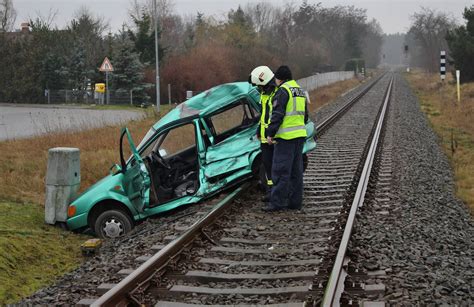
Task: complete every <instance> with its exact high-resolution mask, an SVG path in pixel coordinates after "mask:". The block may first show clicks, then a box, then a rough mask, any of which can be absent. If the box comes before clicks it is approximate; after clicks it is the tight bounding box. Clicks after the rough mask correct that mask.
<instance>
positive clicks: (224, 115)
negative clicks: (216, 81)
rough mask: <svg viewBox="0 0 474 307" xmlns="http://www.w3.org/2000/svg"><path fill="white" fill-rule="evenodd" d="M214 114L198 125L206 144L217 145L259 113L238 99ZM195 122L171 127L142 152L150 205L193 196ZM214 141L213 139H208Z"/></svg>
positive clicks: (195, 186) (196, 173)
mask: <svg viewBox="0 0 474 307" xmlns="http://www.w3.org/2000/svg"><path fill="white" fill-rule="evenodd" d="M239 102H240V103H239V104H236V105H233V106H231V107H229V108H227V109H225V110H223V111H221V112H219V113H217V114H214V115H212V116H210V117H207V118H203V120H202V121H203V122H204V123H205V125H206V126H207V128H208V129H207V131H206V129H204V128H203V126H202V125H200V126H201V127H200V129H201V132H202V136H203V139H204V143H205V145H206V147H208V146H211V145H212V144H218V143H220V142H222V141H223V140H225V139H227V138H228V137H229V136H232V135H234V134H235V133H237V132H239V131H242V130H244V129H246V128H248V127H250V126H251V125H254V124H255V123H256V122H257V121H258V116H257V115H256V112H255V111H254V110H253V108H252V107H250V106H249V104H248V103H247V100H246V99H241V100H239ZM194 129H195V128H194V124H193V123H188V124H185V125H182V126H179V127H176V128H173V129H171V130H169V131H167V132H165V133H164V134H162V135H160V136H158V137H157V139H156V140H155V141H154V142H153V143H152V144H150V146H148V148H147V149H145V150H144V151H143V152H142V157H143V159H144V161H145V164H146V166H147V168H148V172H149V174H150V177H151V189H150V206H152V207H153V206H157V205H160V204H163V203H166V202H169V201H171V200H174V199H177V198H180V197H183V196H189V195H194V194H195V193H196V192H197V190H198V189H199V163H198V159H197V156H198V153H197V147H196V134H195V130H194ZM211 140H213V141H211Z"/></svg>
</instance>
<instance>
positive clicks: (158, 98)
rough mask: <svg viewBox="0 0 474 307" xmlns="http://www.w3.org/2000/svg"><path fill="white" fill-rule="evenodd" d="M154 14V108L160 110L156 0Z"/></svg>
mask: <svg viewBox="0 0 474 307" xmlns="http://www.w3.org/2000/svg"><path fill="white" fill-rule="evenodd" d="M153 11H154V15H155V62H156V110H157V111H158V112H160V68H159V63H158V10H157V7H156V0H154V1H153Z"/></svg>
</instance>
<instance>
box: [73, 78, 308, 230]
mask: <svg viewBox="0 0 474 307" xmlns="http://www.w3.org/2000/svg"><path fill="white" fill-rule="evenodd" d="M259 98H260V96H259V93H258V91H257V90H256V88H255V87H253V86H251V85H250V84H249V83H247V82H237V83H229V84H224V85H220V86H216V87H214V88H212V89H210V90H207V91H205V92H203V93H201V94H199V95H197V96H195V97H193V98H191V99H189V100H187V101H185V102H183V103H181V104H180V105H178V106H177V107H176V108H174V109H173V110H172V111H170V112H169V113H168V114H167V115H165V116H164V117H163V118H162V119H161V120H160V121H158V122H157V123H156V124H155V125H154V126H153V127H152V128H151V129H150V131H148V133H147V134H146V135H145V137H144V138H143V140H142V141H141V142H140V144H139V145H138V146H136V147H135V145H134V144H133V141H132V137H131V136H130V132H129V131H128V129H127V128H124V129H123V130H122V132H121V136H120V160H121V161H120V164H119V165H117V164H116V165H114V166H113V167H112V168H111V169H110V174H109V175H108V176H107V177H105V178H103V179H102V180H100V181H99V182H97V183H96V184H94V185H93V186H91V187H90V188H89V189H87V190H86V191H85V192H84V193H82V194H81V195H79V197H77V198H76V199H75V200H74V201H73V202H72V203H71V204H70V205H69V207H68V220H67V225H68V228H69V229H71V230H79V231H80V230H84V229H87V228H91V229H92V230H93V231H94V232H95V233H96V235H98V236H99V237H102V238H107V237H110V238H114V237H119V236H122V235H124V234H125V233H127V232H129V231H130V230H131V229H132V227H133V225H134V223H135V222H138V221H140V220H143V219H145V218H147V217H149V216H151V215H155V214H158V213H161V212H164V211H168V210H171V209H174V208H176V207H179V206H182V205H186V204H192V203H197V202H199V201H202V200H203V199H206V198H209V197H211V196H213V195H215V194H216V193H218V192H220V191H222V190H223V189H225V188H228V187H230V186H231V185H234V184H238V183H240V182H242V181H244V180H246V179H248V178H250V177H252V176H255V175H257V176H258V174H259V172H260V173H261V168H262V167H261V160H260V143H259V140H258V139H257V137H256V129H257V126H258V121H259V116H260V114H259ZM306 129H307V132H308V137H307V140H306V144H305V146H304V150H303V152H304V153H306V152H308V151H310V150H312V149H314V148H315V147H316V143H315V140H314V136H315V128H314V124H313V123H312V122H308V123H307V125H306ZM124 151H128V152H131V156H130V157H129V158H128V159H127V160H125V153H124ZM127 155H128V154H127Z"/></svg>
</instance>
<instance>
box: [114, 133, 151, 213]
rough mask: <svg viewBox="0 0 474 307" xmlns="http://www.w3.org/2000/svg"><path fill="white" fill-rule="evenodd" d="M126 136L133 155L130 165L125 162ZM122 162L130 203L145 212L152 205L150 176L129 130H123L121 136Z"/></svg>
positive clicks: (124, 182)
mask: <svg viewBox="0 0 474 307" xmlns="http://www.w3.org/2000/svg"><path fill="white" fill-rule="evenodd" d="M125 135H127V140H128V143H129V145H130V150H131V153H132V155H131V157H130V159H129V161H128V163H127V162H125V159H124V153H123V142H124V136H125ZM120 160H121V164H122V172H123V177H124V178H123V187H124V189H125V193H127V196H128V198H129V199H130V202H131V203H132V205H133V206H134V207H135V208H136V209H137V211H138V212H143V210H144V209H145V208H146V207H148V205H149V203H150V174H149V173H148V170H147V168H146V165H145V162H144V161H143V159H142V158H141V157H140V154H139V153H138V151H137V148H136V147H135V144H134V143H133V140H132V136H131V135H130V132H129V131H128V129H127V128H123V129H122V133H121V135H120Z"/></svg>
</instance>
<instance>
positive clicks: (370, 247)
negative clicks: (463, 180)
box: [351, 75, 474, 306]
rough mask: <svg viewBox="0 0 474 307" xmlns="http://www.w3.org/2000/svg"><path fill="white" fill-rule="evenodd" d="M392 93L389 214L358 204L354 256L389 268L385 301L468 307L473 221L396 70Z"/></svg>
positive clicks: (366, 265) (364, 264)
mask: <svg viewBox="0 0 474 307" xmlns="http://www.w3.org/2000/svg"><path fill="white" fill-rule="evenodd" d="M393 93H394V95H393V98H392V104H391V108H390V112H391V115H390V116H392V117H393V118H392V121H393V123H392V125H390V124H389V126H388V128H387V129H393V130H392V131H389V130H387V133H392V134H393V144H392V146H391V147H392V160H393V167H392V168H393V175H392V176H393V179H392V185H393V186H392V188H391V190H392V191H391V193H392V194H393V195H392V197H391V198H392V199H391V201H390V203H389V204H390V209H389V210H388V211H389V214H388V215H380V214H376V213H375V212H374V206H372V207H371V206H370V205H369V206H367V207H364V208H363V209H362V210H363V211H362V212H363V214H361V215H360V217H359V218H358V221H357V223H358V224H357V227H356V231H355V234H354V236H353V242H351V246H352V254H353V256H352V258H353V262H355V263H356V266H359V267H360V268H363V269H365V270H386V271H387V278H385V279H384V280H383V283H384V284H385V286H386V289H387V290H386V293H385V297H384V300H385V301H386V302H387V303H388V304H389V305H396V306H400V305H402V306H428V305H429V306H439V305H443V304H444V305H449V306H454V305H456V306H472V305H473V304H474V298H473V293H474V292H473V282H474V279H473V275H474V260H473V259H474V258H473V238H474V227H473V226H474V224H473V219H472V217H471V216H470V214H469V212H468V210H467V208H466V206H465V204H463V203H462V202H461V201H460V200H459V199H457V198H456V195H455V186H454V182H453V174H452V171H451V168H450V165H449V162H448V159H447V157H446V155H445V154H444V153H443V152H442V149H441V147H440V145H439V139H438V137H437V136H436V135H435V133H434V132H433V130H432V129H431V127H430V124H429V122H428V120H427V118H426V117H425V115H424V114H423V113H422V111H421V110H420V106H419V102H418V99H417V97H416V96H415V95H414V94H413V93H412V91H411V89H410V87H409V85H408V83H407V82H406V81H405V79H404V78H403V77H402V76H400V75H397V78H396V82H395V88H394V92H393ZM374 202H375V203H376V201H372V203H374ZM376 206H377V205H375V207H376ZM371 211H372V212H371Z"/></svg>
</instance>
